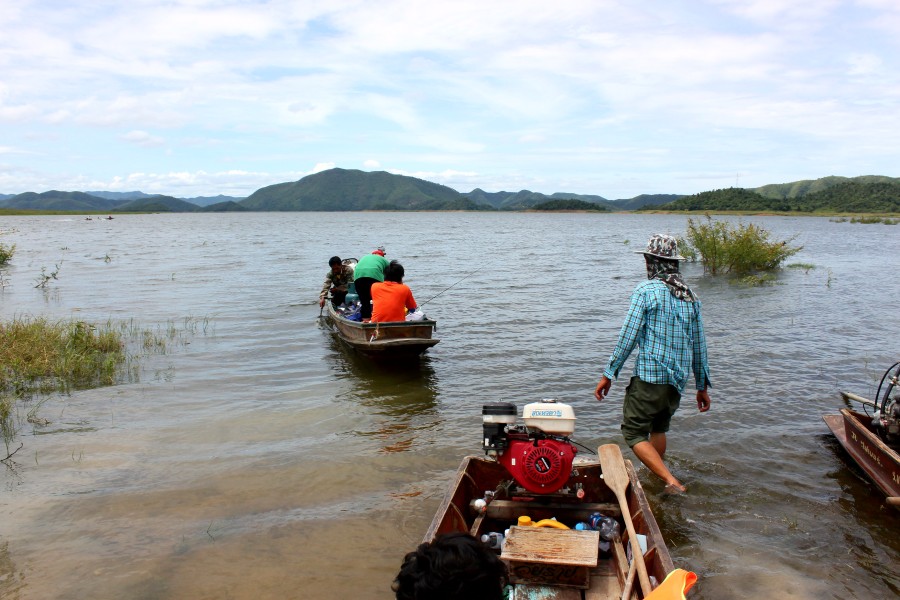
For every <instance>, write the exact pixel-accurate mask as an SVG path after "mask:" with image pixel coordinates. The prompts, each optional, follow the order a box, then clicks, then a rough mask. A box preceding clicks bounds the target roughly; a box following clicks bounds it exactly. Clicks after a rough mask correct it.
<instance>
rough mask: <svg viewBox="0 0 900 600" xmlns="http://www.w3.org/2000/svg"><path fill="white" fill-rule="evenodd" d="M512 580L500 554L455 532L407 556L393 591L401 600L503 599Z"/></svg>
mask: <svg viewBox="0 0 900 600" xmlns="http://www.w3.org/2000/svg"><path fill="white" fill-rule="evenodd" d="M508 580H509V577H508V574H507V568H506V563H504V562H503V561H502V560H500V557H499V556H498V555H497V553H496V552H494V551H493V550H491V549H490V548H489V547H488V546H487V544H485V543H484V542H482V541H481V540H477V539H475V537H473V536H471V535H469V534H468V533H462V532H455V533H446V534H443V535H440V536H438V537H436V538H435V539H434V541H432V542H426V543H424V544H421V545H420V546H419V547H418V548H416V550H415V551H414V552H410V553H409V554H407V555H406V556H405V557H404V558H403V565H402V566H401V567H400V572H399V573H398V574H397V577H396V578H395V579H394V583H393V585H392V586H391V589H392V590H393V591H394V593H395V594H396V598H397V600H503V598H505V592H504V590H505V588H506V585H507V582H508Z"/></svg>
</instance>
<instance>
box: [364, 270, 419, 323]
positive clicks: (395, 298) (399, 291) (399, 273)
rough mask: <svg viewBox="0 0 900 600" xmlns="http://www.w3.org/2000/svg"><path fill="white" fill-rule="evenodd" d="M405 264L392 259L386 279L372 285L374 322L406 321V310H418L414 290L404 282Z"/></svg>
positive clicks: (385, 272) (386, 272)
mask: <svg viewBox="0 0 900 600" xmlns="http://www.w3.org/2000/svg"><path fill="white" fill-rule="evenodd" d="M403 275H405V272H404V270H403V265H401V264H400V263H399V262H397V261H396V260H392V261H391V262H390V263H389V264H388V266H387V268H385V270H384V281H383V282H380V283H376V284H375V285H373V286H372V322H373V323H386V322H389V321H405V320H406V311H407V310H408V311H409V312H412V311H414V310H416V306H417V305H416V299H415V298H413V295H412V290H411V289H409V286H408V285H405V284H404V283H403Z"/></svg>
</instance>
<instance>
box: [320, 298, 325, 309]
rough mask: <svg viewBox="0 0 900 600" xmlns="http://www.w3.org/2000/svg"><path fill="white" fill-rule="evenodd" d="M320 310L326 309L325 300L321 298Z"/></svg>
mask: <svg viewBox="0 0 900 600" xmlns="http://www.w3.org/2000/svg"><path fill="white" fill-rule="evenodd" d="M319 308H325V298H319Z"/></svg>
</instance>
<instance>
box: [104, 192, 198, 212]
mask: <svg viewBox="0 0 900 600" xmlns="http://www.w3.org/2000/svg"><path fill="white" fill-rule="evenodd" d="M198 208H199V207H198V206H197V205H196V204H191V203H190V202H185V201H184V200H179V199H178V198H173V197H172V196H151V197H149V198H140V199H138V200H132V201H130V202H126V203H125V204H122V205H121V206H119V207H118V208H116V209H115V212H146V213H149V212H195V211H196V210H197V209H198Z"/></svg>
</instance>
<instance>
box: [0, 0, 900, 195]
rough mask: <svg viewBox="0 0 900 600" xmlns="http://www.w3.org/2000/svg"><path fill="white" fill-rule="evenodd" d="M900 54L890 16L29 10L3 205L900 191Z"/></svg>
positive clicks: (10, 64) (3, 48)
mask: <svg viewBox="0 0 900 600" xmlns="http://www.w3.org/2000/svg"><path fill="white" fill-rule="evenodd" d="M898 40H900V8H898V7H897V6H896V3H894V2H888V1H886V0H860V1H857V2H850V3H848V2H838V1H837V0H815V1H799V2H791V3H785V2H781V1H775V0H753V1H747V0H706V1H698V2H694V3H689V4H684V3H680V4H678V3H676V4H672V3H669V2H664V1H662V0H651V1H650V2H649V3H648V2H644V3H637V4H635V3H629V2H623V1H620V0H603V1H600V2H598V1H595V0H575V1H573V2H569V3H566V4H565V5H554V4H548V3H546V2H544V1H543V0H541V1H536V0H522V1H517V2H512V1H500V2H494V3H483V2H474V1H469V0H460V1H458V2H454V3H421V2H414V1H412V0H386V1H385V2H379V3H366V2H361V1H336V2H329V3H314V2H305V1H301V2H296V1H288V0H272V1H269V2H246V1H243V2H232V3H229V4H224V5H223V4H221V3H214V2H209V1H207V0H175V1H173V2H168V3H165V4H164V3H161V2H158V1H156V0H142V1H138V2H131V3H116V2H107V1H103V0H101V1H98V2H91V3H82V4H80V5H79V4H75V5H71V6H66V7H65V8H61V5H59V3H58V2H53V1H51V0H10V1H9V2H7V3H6V4H5V5H4V10H3V11H2V14H0V69H2V71H0V72H2V73H3V74H4V75H3V77H2V80H0V131H2V132H3V135H2V139H0V144H2V147H3V149H0V154H2V156H3V161H2V163H0V192H2V193H18V192H23V191H45V190H46V189H51V188H52V189H71V190H74V189H116V190H118V189H125V188H120V187H116V186H126V187H131V189H140V190H141V191H145V192H148V193H150V192H159V193H166V194H171V195H176V196H182V197H184V196H196V195H216V194H219V193H222V194H227V195H248V194H250V193H252V192H253V191H254V190H256V189H258V188H259V187H262V186H264V185H270V184H273V183H279V182H283V181H293V180H296V179H298V178H300V177H302V176H303V175H305V174H310V173H314V172H318V171H320V170H323V169H325V168H330V167H331V166H339V167H343V168H359V169H365V170H388V171H390V172H397V173H403V174H413V175H414V176H421V177H423V178H425V179H429V180H432V181H436V182H438V183H444V184H447V185H451V186H453V187H455V188H456V189H460V190H461V191H469V190H471V189H472V188H474V187H481V188H482V189H486V190H488V191H500V190H518V189H533V190H535V191H543V192H555V191H572V192H578V193H587V194H600V195H603V196H606V197H608V198H624V197H631V196H634V195H637V194H640V193H665V192H669V193H693V192H698V191H704V190H707V189H714V188H717V187H728V186H730V185H734V183H735V179H736V174H737V173H739V174H740V177H739V179H740V184H741V185H743V186H746V187H752V186H755V185H763V184H766V183H775V182H781V181H792V180H797V179H806V178H815V177H821V176H825V175H832V174H833V175H847V176H853V175H862V174H883V175H892V176H898V175H900V173H898V172H897V168H898V167H897V165H898V164H900V161H898V158H900V156H898V154H900V110H898V109H900V106H898V103H900V69H898V68H897V67H898V64H897V63H898V57H900V47H898V46H900V42H898ZM373 157H377V158H373Z"/></svg>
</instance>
